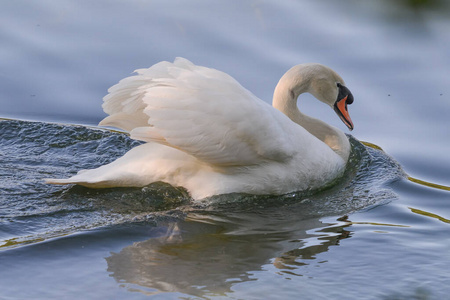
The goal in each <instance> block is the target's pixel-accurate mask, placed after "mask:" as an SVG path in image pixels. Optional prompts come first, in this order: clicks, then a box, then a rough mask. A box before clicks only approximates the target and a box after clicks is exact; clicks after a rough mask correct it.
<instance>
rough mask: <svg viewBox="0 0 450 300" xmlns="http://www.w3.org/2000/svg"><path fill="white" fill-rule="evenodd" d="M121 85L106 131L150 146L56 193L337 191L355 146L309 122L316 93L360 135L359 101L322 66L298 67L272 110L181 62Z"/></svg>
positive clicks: (228, 80)
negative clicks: (306, 106)
mask: <svg viewBox="0 0 450 300" xmlns="http://www.w3.org/2000/svg"><path fill="white" fill-rule="evenodd" d="M135 72H136V73H137V74H136V75H134V76H130V77H127V78H125V79H123V80H121V81H120V82H119V83H118V84H116V85H114V86H113V87H111V88H110V89H109V90H108V92H109V94H108V95H107V96H105V97H104V99H103V101H104V103H103V109H104V111H105V112H106V113H107V114H109V116H108V117H106V118H105V119H104V120H102V121H101V122H100V124H99V125H103V126H112V127H117V128H121V129H123V130H126V131H128V132H130V136H131V138H133V139H136V140H141V141H145V142H146V143H145V144H142V145H140V146H137V147H135V148H133V149H131V150H130V151H128V152H127V153H126V154H125V155H124V156H122V157H120V158H119V159H117V160H116V161H114V162H112V163H110V164H107V165H104V166H101V167H99V168H97V169H92V170H82V171H80V172H79V173H78V174H77V175H75V176H73V177H71V178H69V179H47V180H46V182H47V183H51V184H71V183H73V184H79V185H83V186H86V187H92V188H106V187H142V186H146V185H148V184H150V183H152V182H157V181H162V182H166V183H169V184H171V185H173V186H183V187H184V188H186V189H187V190H188V191H189V193H190V195H191V196H192V198H193V199H201V198H205V197H209V196H213V195H217V194H227V193H233V192H238V193H250V194H278V195H280V194H285V193H289V192H293V191H302V190H307V189H316V188H320V187H322V186H326V185H327V184H330V182H332V181H333V180H334V179H336V178H338V177H339V176H341V175H342V174H343V172H344V169H345V166H346V163H347V160H348V157H349V153H350V143H349V141H348V138H347V137H346V135H345V134H344V133H343V132H342V131H340V130H339V129H337V128H335V127H333V126H330V125H328V124H326V123H324V122H322V121H320V120H318V119H315V118H312V117H309V116H307V115H305V114H302V113H301V112H300V111H299V109H298V107H297V98H298V96H299V95H300V94H302V93H307V92H309V93H311V94H312V95H314V96H315V97H316V98H317V99H318V100H320V101H322V102H324V103H325V104H328V105H329V106H330V107H332V108H333V109H334V110H335V111H336V113H337V114H338V116H339V117H340V118H341V120H342V121H343V122H344V123H345V125H347V127H348V128H349V129H350V130H352V129H353V123H352V121H351V119H350V116H349V114H348V111H347V104H351V103H352V102H353V96H352V94H351V92H350V91H349V90H348V89H347V87H345V83H344V81H343V80H342V78H341V77H340V76H339V75H338V74H336V73H335V72H334V71H333V70H331V69H330V68H328V67H326V66H323V65H320V64H301V65H297V66H295V67H293V68H291V69H290V70H289V71H287V72H286V74H284V75H283V77H282V78H281V79H280V81H279V82H278V85H277V86H276V88H275V92H274V96H273V107H271V106H270V105H268V104H267V103H265V102H263V101H262V100H260V99H258V98H257V97H256V96H254V95H253V94H252V93H251V92H249V91H248V90H246V89H245V88H243V87H242V86H241V85H240V84H239V83H238V82H237V81H236V80H235V79H233V78H232V77H231V76H229V75H227V74H226V73H223V72H220V71H218V70H214V69H210V68H206V67H201V66H196V65H194V64H193V63H191V62H190V61H188V60H186V59H183V58H177V59H175V61H174V62H173V63H170V62H165V61H164V62H160V63H157V64H155V65H153V66H152V67H150V68H148V69H139V70H136V71H135Z"/></svg>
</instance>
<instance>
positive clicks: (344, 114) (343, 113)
mask: <svg viewBox="0 0 450 300" xmlns="http://www.w3.org/2000/svg"><path fill="white" fill-rule="evenodd" d="M347 98H348V95H347V96H345V97H344V98H342V99H341V100H338V101H336V102H335V103H334V111H335V112H336V113H337V115H338V116H339V118H341V120H342V122H344V124H345V125H347V127H348V129H350V130H353V122H352V119H351V118H350V115H349V113H348V110H347V101H348V104H351V103H352V102H353V101H352V99H348V100H347ZM350 101H351V102H350Z"/></svg>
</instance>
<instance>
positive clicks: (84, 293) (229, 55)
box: [0, 0, 450, 299]
mask: <svg viewBox="0 0 450 300" xmlns="http://www.w3.org/2000/svg"><path fill="white" fill-rule="evenodd" d="M0 25H1V26H0V41H2V42H1V43H0V58H1V59H0V104H1V109H0V117H3V118H5V119H9V120H3V121H1V122H0V134H1V136H0V142H1V144H0V179H1V180H0V266H1V268H0V298H5V299H80V298H81V299H144V298H148V297H150V296H152V297H153V298H156V299H203V298H207V299H446V298H447V297H448V294H449V293H450V287H449V286H450V285H449V284H448V283H449V282H450V275H449V272H448V269H449V266H450V252H449V251H448V249H449V248H450V236H449V235H448V232H449V226H450V206H449V204H450V202H449V200H450V189H449V188H448V186H449V185H450V155H449V149H450V136H449V131H448V128H449V127H450V121H449V120H450V119H449V118H448V116H449V115H450V97H449V96H450V90H449V89H450V77H449V72H448V70H450V43H449V42H450V31H449V30H448V28H450V7H449V4H447V2H446V1H439V0H428V1H407V0H404V1H395V2H394V1H387V0H386V1H373V2H370V3H369V2H367V1H365V2H361V1H353V0H345V1H332V0H326V1H307V0H305V1H278V2H273V1H233V2H230V1H197V0H195V1H159V0H158V1H138V0H134V1H102V0H100V1H70V0H67V1H57V2H56V1H49V0H48V1H45V0H37V1H27V0H24V1H4V2H3V3H2V5H1V9H0ZM177 56H182V57H186V58H187V59H189V60H191V61H193V62H194V63H196V64H199V65H205V66H208V67H212V68H216V69H219V70H222V71H225V72H227V73H228V74H230V75H232V76H233V77H235V78H236V79H237V80H238V81H239V82H240V83H241V84H242V85H243V86H244V87H246V88H247V89H249V90H250V91H252V92H253V93H254V94H255V95H257V96H258V97H260V98H261V99H263V100H264V101H266V102H268V103H270V102H271V98H272V93H273V89H274V87H275V85H276V83H277V82H278V80H279V78H280V77H281V75H282V74H283V73H284V72H285V71H286V70H287V69H289V68H290V67H292V66H293V65H296V64H299V63H304V62H319V63H323V64H325V65H328V66H330V67H332V68H333V69H335V70H336V71H337V72H338V73H339V74H340V75H341V76H342V77H343V78H344V80H345V81H346V84H347V86H348V87H349V89H350V90H351V91H352V93H353V95H354V97H355V102H354V104H352V105H351V106H350V107H349V110H350V114H351V116H352V119H353V122H354V124H355V130H354V131H353V132H351V134H352V136H353V138H351V139H352V147H353V153H352V161H351V164H349V168H348V169H347V171H346V177H345V178H344V179H343V180H342V181H341V182H339V183H338V184H337V185H336V186H335V187H333V188H331V189H329V190H326V191H321V192H319V193H316V194H298V193H293V194H289V195H285V196H282V197H271V196H267V197H253V196H251V195H229V196H226V197H218V198H214V199H209V200H208V201H203V202H200V203H193V202H192V201H191V200H190V198H189V197H188V195H187V194H186V191H184V190H183V189H181V188H173V187H170V186H167V185H164V184H156V185H152V186H149V187H145V188H143V189H108V190H90V189H86V188H82V187H59V186H48V185H45V184H44V183H43V181H42V179H43V178H46V177H66V176H69V175H72V174H74V173H75V172H77V171H78V170H80V169H85V168H94V167H97V166H100V165H102V164H105V163H107V162H109V161H112V160H114V159H115V158H117V157H119V156H121V155H123V154H124V153H125V152H126V151H127V150H128V149H131V148H132V147H134V146H136V145H138V144H139V142H136V141H132V140H130V139H129V138H128V137H127V136H126V135H125V134H123V133H118V132H112V131H108V130H99V129H96V128H90V127H86V126H96V124H98V122H99V121H100V120H101V119H102V118H103V117H104V116H105V114H104V113H103V111H102V109H101V104H102V100H101V99H102V97H103V96H104V95H105V94H106V93H107V89H108V87H110V86H112V85H113V84H115V83H117V82H118V81H119V80H120V79H121V78H124V77H126V76H129V75H130V74H131V72H132V71H133V70H135V69H138V68H144V67H149V66H151V65H152V64H154V63H156V62H159V61H161V60H170V61H171V60H173V59H174V58H175V57H177ZM299 107H300V108H301V110H302V111H305V112H306V113H308V114H310V115H313V116H314V117H317V118H320V119H322V120H324V121H326V122H328V123H330V124H332V125H334V126H336V127H338V128H340V129H342V130H346V128H345V125H344V124H342V123H341V122H340V120H339V119H338V118H337V117H336V115H335V114H334V112H333V111H332V110H330V109H329V108H327V107H324V105H323V104H321V103H319V102H318V101H314V100H313V97H312V96H310V95H303V96H302V97H301V99H300V101H299ZM11 119H12V120H11ZM29 120H31V121H34V122H28V121H29ZM55 123H56V124H55ZM71 124H78V125H79V126H72V125H71ZM360 141H366V142H369V143H371V144H375V145H378V146H379V147H381V148H382V149H383V150H379V149H376V147H375V148H374V146H373V145H370V144H367V143H366V144H361V143H360Z"/></svg>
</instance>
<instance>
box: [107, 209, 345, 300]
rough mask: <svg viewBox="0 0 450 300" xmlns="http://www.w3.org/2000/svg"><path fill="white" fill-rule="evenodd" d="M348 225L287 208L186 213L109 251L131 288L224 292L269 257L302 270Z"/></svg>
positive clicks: (286, 270)
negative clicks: (301, 215)
mask: <svg viewBox="0 0 450 300" xmlns="http://www.w3.org/2000/svg"><path fill="white" fill-rule="evenodd" d="M346 226H348V223H346V222H336V223H334V224H329V223H322V222H321V221H320V219H319V218H309V219H306V220H302V219H301V218H300V219H299V216H298V215H297V216H296V215H295V213H290V212H289V211H288V210H285V211H278V212H271V213H261V211H259V212H254V213H248V212H247V213H234V214H227V215H226V216H225V215H221V214H217V213H205V212H200V213H189V214H188V216H187V217H186V218H185V219H183V220H179V221H177V222H169V223H167V224H165V226H163V224H159V225H158V227H156V228H154V229H152V230H153V231H154V232H152V235H156V234H158V232H159V236H157V237H154V238H150V239H148V240H146V241H141V242H136V243H134V244H132V245H130V246H127V247H125V248H123V249H122V250H121V251H120V252H119V253H111V255H110V256H109V257H107V258H106V261H107V263H108V272H110V273H111V276H112V277H114V278H115V279H116V281H117V282H119V283H122V284H124V285H125V286H127V287H128V289H130V290H136V289H137V290H139V291H141V292H143V293H145V294H157V293H162V292H180V293H183V294H190V295H194V296H199V297H200V296H213V295H226V294H228V293H231V292H232V289H233V286H234V285H235V284H237V283H242V282H247V281H252V280H257V279H256V277H254V276H253V273H254V272H257V271H261V270H263V268H264V267H265V266H266V265H267V264H270V265H272V266H274V267H275V268H276V270H278V272H277V273H278V274H280V275H281V276H286V277H287V278H288V277H291V276H292V275H302V268H301V267H302V266H303V265H307V264H310V263H313V262H314V260H315V257H316V255H317V254H319V253H322V252H326V251H328V249H329V247H330V246H334V245H338V244H339V240H341V239H343V238H347V237H349V236H350V235H349V232H348V231H346V230H345V227H346ZM162 228H164V233H163V234H161V233H160V231H161V229H162ZM155 232H156V233H155ZM137 287H138V288H137Z"/></svg>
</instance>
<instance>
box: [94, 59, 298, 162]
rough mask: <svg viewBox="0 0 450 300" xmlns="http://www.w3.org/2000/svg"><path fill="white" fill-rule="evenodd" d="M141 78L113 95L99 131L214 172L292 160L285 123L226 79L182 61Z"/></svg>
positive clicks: (149, 71)
mask: <svg viewBox="0 0 450 300" xmlns="http://www.w3.org/2000/svg"><path fill="white" fill-rule="evenodd" d="M137 72H138V74H137V75H135V76H132V77H128V78H125V79H123V80H121V81H120V82H119V83H118V84H117V85H115V86H113V87H112V88H111V89H110V90H109V92H110V94H109V95H108V96H106V97H105V103H104V105H103V107H104V109H105V112H107V113H109V114H110V116H109V117H107V118H106V119H105V120H103V121H102V122H101V125H108V126H114V127H119V128H122V129H125V130H129V131H130V134H131V137H132V138H134V139H138V140H143V141H146V142H158V143H162V144H165V145H167V146H171V147H173V148H176V149H179V150H181V151H184V152H186V153H188V154H190V155H193V156H194V157H196V158H197V159H199V160H200V161H203V162H206V163H209V164H211V165H215V166H219V165H227V166H230V165H234V166H237V165H252V164H259V163H261V161H262V160H265V159H267V160H275V161H283V160H285V159H288V158H290V157H291V156H292V155H293V153H294V151H295V149H293V147H292V145H293V143H292V141H291V140H290V136H288V135H286V129H287V128H286V126H288V127H291V126H290V125H291V124H290V122H286V121H287V118H286V117H285V116H284V115H283V114H281V113H279V112H278V111H276V110H274V109H273V108H272V107H271V106H270V105H268V104H266V103H265V102H263V101H261V100H260V99H258V98H256V97H255V96H254V95H253V94H252V93H250V92H249V91H248V90H246V89H245V88H243V87H242V86H241V85H240V84H239V83H238V82H237V81H235V80H234V79H233V78H232V77H231V76H229V75H228V74H225V73H223V72H220V71H217V70H213V69H208V68H204V67H199V66H195V65H193V64H192V63H191V62H189V61H188V60H186V59H181V58H177V59H176V61H175V63H174V64H170V63H159V64H156V65H155V66H153V67H151V68H149V69H143V70H142V69H141V70H137ZM157 76H160V77H157ZM268 120H271V122H270V123H269V122H268ZM144 121H146V122H144ZM249 125H250V126H249Z"/></svg>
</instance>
